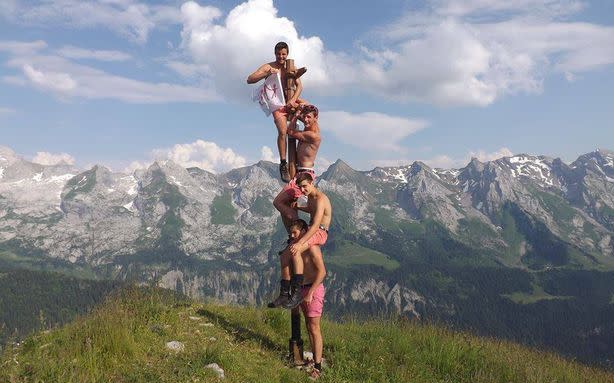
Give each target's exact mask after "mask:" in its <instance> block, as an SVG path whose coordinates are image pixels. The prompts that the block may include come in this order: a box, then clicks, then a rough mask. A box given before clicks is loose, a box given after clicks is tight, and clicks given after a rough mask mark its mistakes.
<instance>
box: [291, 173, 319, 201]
mask: <svg viewBox="0 0 614 383" xmlns="http://www.w3.org/2000/svg"><path fill="white" fill-rule="evenodd" d="M296 186H298V188H299V189H301V193H303V194H304V195H307V196H308V195H309V194H311V193H312V192H313V191H314V190H315V188H316V187H315V186H314V185H313V177H312V176H311V174H310V173H308V172H302V173H299V174H298V175H297V176H296Z"/></svg>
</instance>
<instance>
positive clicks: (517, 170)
mask: <svg viewBox="0 0 614 383" xmlns="http://www.w3.org/2000/svg"><path fill="white" fill-rule="evenodd" d="M507 160H508V161H509V162H510V164H512V165H513V166H511V171H512V176H513V177H519V176H525V177H529V178H532V179H534V180H537V181H539V182H542V183H544V184H547V185H549V186H554V182H553V179H552V170H551V168H550V166H549V165H548V164H547V163H546V162H544V160H542V159H541V158H539V157H533V156H524V155H519V156H514V157H509V158H508V159H507Z"/></svg>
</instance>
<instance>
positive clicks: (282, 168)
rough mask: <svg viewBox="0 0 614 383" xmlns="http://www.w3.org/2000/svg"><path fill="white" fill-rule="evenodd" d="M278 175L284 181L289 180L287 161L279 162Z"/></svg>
mask: <svg viewBox="0 0 614 383" xmlns="http://www.w3.org/2000/svg"><path fill="white" fill-rule="evenodd" d="M279 175H281V180H282V181H284V182H290V171H288V162H286V161H285V160H284V161H282V162H281V163H280V164H279Z"/></svg>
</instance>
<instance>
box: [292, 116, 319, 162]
mask: <svg viewBox="0 0 614 383" xmlns="http://www.w3.org/2000/svg"><path fill="white" fill-rule="evenodd" d="M310 130H311V131H313V132H316V133H317V138H315V139H309V140H298V145H297V146H296V163H297V164H298V166H300V167H304V168H313V166H314V164H315V161H316V156H317V155H318V149H320V142H322V140H321V139H320V127H319V126H318V125H317V124H316V125H314V126H312V127H310Z"/></svg>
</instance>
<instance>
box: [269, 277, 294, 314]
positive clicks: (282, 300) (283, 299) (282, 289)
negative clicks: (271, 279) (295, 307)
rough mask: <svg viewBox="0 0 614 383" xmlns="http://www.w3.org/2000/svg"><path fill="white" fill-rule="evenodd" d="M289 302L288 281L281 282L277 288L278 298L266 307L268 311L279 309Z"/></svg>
mask: <svg viewBox="0 0 614 383" xmlns="http://www.w3.org/2000/svg"><path fill="white" fill-rule="evenodd" d="M289 300H290V281H288V280H283V279H282V280H281V282H280V286H279V296H278V297H277V298H275V300H274V301H273V302H270V303H269V304H267V307H268V308H270V309H274V308H276V307H281V306H283V305H284V304H286V303H287V302H288V301H289Z"/></svg>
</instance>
